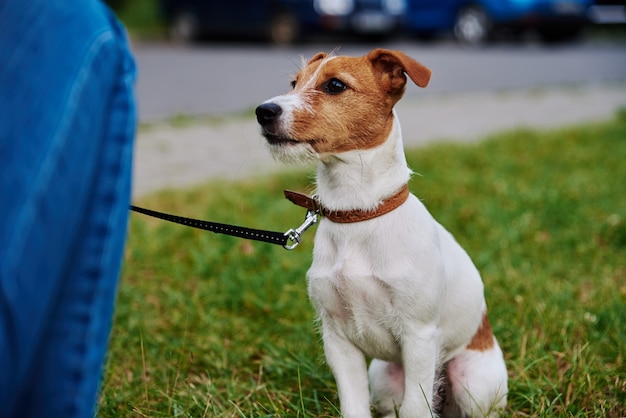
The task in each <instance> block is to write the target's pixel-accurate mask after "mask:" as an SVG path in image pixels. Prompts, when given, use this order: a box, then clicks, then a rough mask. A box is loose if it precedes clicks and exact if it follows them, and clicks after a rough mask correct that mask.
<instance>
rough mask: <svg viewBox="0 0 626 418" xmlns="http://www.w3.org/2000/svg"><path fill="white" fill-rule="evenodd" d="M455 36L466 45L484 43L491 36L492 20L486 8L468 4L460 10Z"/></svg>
mask: <svg viewBox="0 0 626 418" xmlns="http://www.w3.org/2000/svg"><path fill="white" fill-rule="evenodd" d="M454 36H455V37H456V39H457V40H458V41H459V42H460V43H462V44H466V45H482V44H484V43H485V42H487V41H488V40H489V38H490V36H491V20H490V19H489V16H487V13H486V12H485V10H484V9H483V8H482V7H480V6H478V5H472V6H466V7H463V8H462V9H461V10H459V12H458V14H457V16H456V20H455V22H454Z"/></svg>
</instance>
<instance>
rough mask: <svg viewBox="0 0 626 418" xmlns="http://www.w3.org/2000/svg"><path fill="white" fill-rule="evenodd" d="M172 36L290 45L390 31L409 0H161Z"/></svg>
mask: <svg viewBox="0 0 626 418" xmlns="http://www.w3.org/2000/svg"><path fill="white" fill-rule="evenodd" d="M161 6H162V11H163V16H164V18H165V20H166V23H167V24H168V27H169V31H170V36H171V38H172V39H173V40H176V41H189V40H194V39H198V38H201V37H206V36H229V37H256V38H258V37H262V38H265V39H268V40H270V41H272V42H274V43H276V44H288V43H291V42H294V41H296V40H298V39H301V38H302V37H305V36H307V35H311V34H316V33H328V32H331V33H352V34H357V35H363V36H381V37H382V36H387V35H390V34H392V33H394V31H396V30H398V29H400V28H401V23H402V16H403V14H404V12H405V10H406V0H231V1H223V0H161Z"/></svg>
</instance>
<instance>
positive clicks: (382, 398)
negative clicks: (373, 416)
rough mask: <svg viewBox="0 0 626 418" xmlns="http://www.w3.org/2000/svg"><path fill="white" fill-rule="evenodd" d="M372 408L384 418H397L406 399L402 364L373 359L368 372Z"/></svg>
mask: <svg viewBox="0 0 626 418" xmlns="http://www.w3.org/2000/svg"><path fill="white" fill-rule="evenodd" d="M368 377H369V383H370V398H371V403H372V406H374V409H376V412H377V413H378V414H380V415H381V416H382V417H395V416H396V411H397V410H399V409H400V404H401V403H402V399H403V398H404V370H403V368H402V364H399V363H390V362H386V361H383V360H378V359H373V360H372V362H371V363H370V367H369V370H368Z"/></svg>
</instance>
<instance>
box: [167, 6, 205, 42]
mask: <svg viewBox="0 0 626 418" xmlns="http://www.w3.org/2000/svg"><path fill="white" fill-rule="evenodd" d="M199 34H200V26H199V25H198V19H197V18H196V16H195V15H194V14H193V13H191V12H188V11H184V12H180V13H178V14H177V15H176V17H174V19H173V20H172V24H171V25H170V30H169V35H170V39H171V40H172V42H175V43H179V44H186V43H190V42H192V41H195V40H196V39H198V36H199Z"/></svg>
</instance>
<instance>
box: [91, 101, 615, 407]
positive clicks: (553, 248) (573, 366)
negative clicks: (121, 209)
mask: <svg viewBox="0 0 626 418" xmlns="http://www.w3.org/2000/svg"><path fill="white" fill-rule="evenodd" d="M407 157H408V160H409V164H410V166H411V167H412V168H413V169H414V170H415V171H416V172H418V173H419V175H415V176H414V177H413V179H412V181H411V184H410V186H411V190H412V191H413V192H414V193H415V194H417V195H418V196H419V197H420V198H422V199H423V201H424V203H425V204H426V206H427V207H428V208H429V210H430V211H431V213H433V215H434V216H435V217H436V218H437V219H438V220H439V221H440V222H441V223H442V224H443V225H445V226H446V227H447V228H448V229H449V230H450V231H451V232H452V233H453V234H454V235H455V236H456V238H457V240H458V241H459V242H460V243H461V245H462V246H463V247H464V248H465V249H466V250H467V251H468V252H469V254H470V256H471V257H472V258H473V260H474V262H475V263H476V265H477V266H478V268H479V270H480V271H481V272H482V275H483V280H484V282H485V284H486V296H487V302H488V304H489V312H490V318H491V322H492V326H493V328H494V332H495V333H496V336H497V337H498V340H499V342H500V345H501V346H502V349H503V351H504V352H505V358H506V362H507V366H508V369H509V375H510V379H509V387H510V393H509V406H508V409H507V416H512V417H527V416H532V417H535V416H542V417H543V416H545V417H624V416H626V406H625V405H626V364H625V360H626V359H625V357H626V111H621V112H620V113H619V114H618V116H616V118H615V119H614V120H613V121H611V122H607V123H602V124H594V125H587V126H581V127H574V128H570V129H564V130H557V131H550V132H535V131H529V130H520V131H514V132H509V133H504V134H501V135H497V136H494V137H492V138H488V139H486V140H485V141H483V142H480V143H478V144H472V145H455V144H441V145H435V146H429V147H427V148H421V149H416V150H411V151H409V152H408V153H407ZM311 176H312V174H311V172H309V171H289V172H284V173H283V174H281V175H276V176H269V177H260V178H254V179H250V180H249V181H247V182H239V183H224V182H222V183H219V182H212V183H208V184H205V185H204V186H202V187H196V188H193V189H188V190H179V191H169V192H163V193H159V194H156V195H153V196H150V197H147V198H145V199H142V200H141V201H140V202H137V203H139V204H140V205H144V206H147V207H150V208H154V209H157V210H163V211H171V212H173V213H177V214H181V215H186V216H191V217H198V218H202V219H209V220H215V221H220V222H226V223H235V224H239V225H246V226H250V227H256V228H262V229H272V230H279V231H281V230H286V229H288V228H290V227H295V226H297V225H299V224H300V222H301V221H302V219H303V217H304V211H303V210H302V209H301V208H298V207H296V206H293V205H292V204H291V203H289V202H288V201H286V200H284V199H283V198H282V190H283V189H285V188H290V189H295V190H307V191H310V190H311V186H310V182H311ZM312 239H313V232H311V231H309V232H308V233H307V234H306V235H305V243H304V244H303V245H302V246H301V247H299V248H298V249H297V250H295V251H292V252H287V251H285V250H283V249H282V248H280V247H277V246H273V245H269V244H263V243H252V242H249V241H244V240H239V239H236V238H231V237H225V236H220V235H215V234H212V233H209V232H202V231H197V230H192V229H190V228H186V227H182V226H177V225H173V224H168V223H165V222H163V221H158V220H152V219H149V218H146V217H144V216H142V215H139V214H133V215H132V222H131V228H130V235H129V241H128V247H127V251H126V256H125V267H124V272H123V277H122V281H121V285H120V292H119V297H118V302H117V310H116V316H115V324H114V328H113V333H112V338H111V349H110V354H109V359H108V365H107V369H106V373H105V381H104V383H103V388H102V395H101V402H100V409H99V413H98V416H100V417H122V416H147V417H214V416H219V417H262V416H267V417H304V416H309V417H325V416H337V415H339V413H338V401H337V396H336V390H335V386H334V381H333V379H332V375H331V374H330V371H329V370H328V368H327V367H326V365H325V363H324V361H323V352H322V348H321V344H320V338H319V335H318V334H317V331H316V327H315V322H314V313H313V310H312V308H311V306H310V304H309V301H308V299H307V295H306V281H305V273H306V270H307V268H308V266H309V263H310V258H311V249H312Z"/></svg>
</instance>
